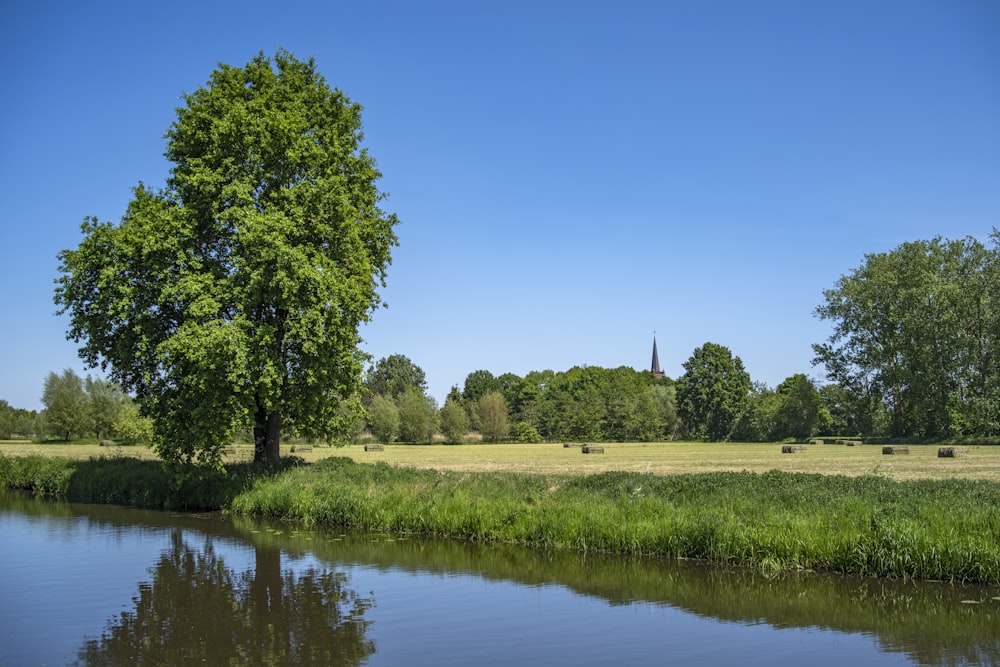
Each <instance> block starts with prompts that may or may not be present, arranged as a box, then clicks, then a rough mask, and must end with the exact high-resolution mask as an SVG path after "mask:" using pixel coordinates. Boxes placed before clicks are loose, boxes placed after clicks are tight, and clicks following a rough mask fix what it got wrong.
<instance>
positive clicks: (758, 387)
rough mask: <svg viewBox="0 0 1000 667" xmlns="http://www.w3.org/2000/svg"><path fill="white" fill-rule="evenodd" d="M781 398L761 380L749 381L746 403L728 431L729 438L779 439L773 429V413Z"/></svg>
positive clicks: (743, 439)
mask: <svg viewBox="0 0 1000 667" xmlns="http://www.w3.org/2000/svg"><path fill="white" fill-rule="evenodd" d="M780 404H781V399H780V398H779V396H778V395H777V393H775V391H774V389H771V388H770V387H768V386H767V385H766V384H764V383H763V382H751V383H750V393H749V394H748V395H747V402H746V405H745V406H744V407H743V411H742V412H741V413H740V415H739V417H737V419H736V424H735V425H734V426H733V429H732V431H730V433H729V439H730V440H735V441H738V442H765V441H773V440H776V439H777V440H780V439H782V438H784V437H785V436H784V435H780V436H779V435H778V434H777V430H776V429H775V415H776V414H777V412H778V406H779V405H780Z"/></svg>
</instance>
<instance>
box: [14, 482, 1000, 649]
mask: <svg viewBox="0 0 1000 667" xmlns="http://www.w3.org/2000/svg"><path fill="white" fill-rule="evenodd" d="M64 664H80V665H134V664H145V665H189V664H208V665H228V664H268V665H407V666H411V665H412V666H416V667H419V666H421V665H470V664H475V665H524V664H543V665H547V666H558V665H574V666H581V665H611V664H620V665H694V666H698V665H724V664H725V665H728V664H738V665H802V664H806V665H809V666H810V667H819V666H822V665H858V666H860V665H911V664H916V665H991V664H1000V590H996V589H988V588H974V587H963V586H958V585H950V584H941V583H924V584H914V583H912V582H910V583H904V582H891V581H890V582H887V581H872V580H858V579H850V578H843V577H830V576H824V575H817V574H805V573H803V574H789V575H782V576H779V577H772V578H769V577H766V576H764V575H762V574H760V573H758V572H754V571H749V570H725V569H720V568H709V567H704V566H699V565H694V564H690V563H677V562H666V561H659V560H639V559H621V558H604V557H595V556H593V555H580V554H575V553H563V552H544V553H539V552H537V551H532V550H527V549H520V548H514V547H510V546H505V545H489V546H482V545H475V544H468V543H462V542H451V541H440V540H417V539H405V540H396V539H392V538H390V537H387V536H381V535H370V534H355V533H347V534H341V531H334V532H326V533H324V532H320V531H306V530H299V529H296V528H294V527H289V526H274V525H271V526H267V525H263V524H259V523H255V522H252V521H246V520H231V519H228V518H225V517H220V516H217V515H198V516H192V515H185V514H170V513H166V512H147V511H138V510H130V509H123V508H118V507H108V506H96V505H74V504H66V503H52V502H44V501H39V500H34V499H30V498H26V497H23V496H17V495H12V494H6V493H3V492H0V666H18V667H19V666H21V665H64Z"/></svg>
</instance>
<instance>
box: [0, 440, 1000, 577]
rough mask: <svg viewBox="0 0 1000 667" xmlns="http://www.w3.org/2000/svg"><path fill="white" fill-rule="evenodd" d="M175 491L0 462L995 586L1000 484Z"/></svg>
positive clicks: (231, 496)
mask: <svg viewBox="0 0 1000 667" xmlns="http://www.w3.org/2000/svg"><path fill="white" fill-rule="evenodd" d="M295 463H296V462H295V461H287V462H285V463H283V464H282V467H280V468H275V469H270V470H262V469H260V468H256V467H254V466H252V465H250V464H239V465H233V466H231V467H230V468H229V472H228V474H227V475H224V476H222V475H218V474H215V473H210V472H207V471H199V472H197V473H192V474H190V475H188V476H187V477H182V478H179V479H177V480H175V479H174V478H172V477H170V476H169V475H167V473H166V472H164V471H163V469H162V467H161V466H159V465H158V464H156V463H155V462H151V461H139V460H135V459H128V458H123V457H117V458H110V459H92V460H90V461H72V460H67V459H53V458H45V457H24V458H21V457H17V458H15V457H3V456H0V483H2V484H3V485H5V486H7V487H8V488H26V489H31V490H33V491H35V492H36V493H46V494H50V495H56V496H60V497H65V498H67V499H70V500H78V501H88V502H112V503H118V504H128V505H135V506H140V507H169V508H176V509H188V510H193V509H212V508H218V509H223V510H225V511H228V512H231V513H234V514H242V515H248V516H260V517H270V518H276V519H281V520H284V521H291V522H297V523H301V524H305V525H344V526H353V527H357V528H362V529H366V530H372V531H380V532H388V533H398V534H423V535H436V536H441V537H449V538H456V539H468V540H477V541H497V542H509V543H517V544H525V545H530V546H534V547H540V548H551V549H576V550H582V551H599V552H607V553H617V554H627V555H651V556H661V557H672V558H691V559H700V560H705V561H709V562H715V563H726V564H733V565H741V566H750V567H756V568H759V569H762V570H764V571H778V570H782V569H815V570H825V571H831V572H843V573H848V574H855V575H861V576H868V577H897V578H914V579H932V580H953V581H965V582H977V583H984V584H990V585H1000V483H998V482H994V481H984V480H961V479H952V480H907V481H896V480H891V479H886V478H885V477H882V476H878V475H866V476H858V477H849V476H843V475H819V474H804V473H788V472H779V471H773V472H767V473H752V472H717V473H702V474H680V475H668V476H661V475H652V474H646V473H638V472H604V473H597V474H593V475H556V474H551V475H543V474H519V473H505V472H463V471H443V470H441V471H438V470H421V469H416V468H407V467H394V466H390V465H388V464H386V463H383V462H380V463H372V464H368V463H357V462H355V461H352V460H350V459H347V458H341V457H328V458H325V459H323V460H321V461H319V462H317V463H315V464H311V465H296V464H295Z"/></svg>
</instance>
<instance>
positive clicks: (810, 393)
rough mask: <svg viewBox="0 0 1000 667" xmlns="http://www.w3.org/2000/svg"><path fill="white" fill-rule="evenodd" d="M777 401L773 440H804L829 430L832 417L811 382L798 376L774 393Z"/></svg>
mask: <svg viewBox="0 0 1000 667" xmlns="http://www.w3.org/2000/svg"><path fill="white" fill-rule="evenodd" d="M775 394H776V395H777V398H778V406H777V410H776V411H775V414H774V433H773V437H772V438H771V439H772V440H781V439H784V438H796V439H798V440H803V439H805V438H809V437H811V436H813V435H816V434H818V433H820V432H823V431H825V430H826V429H828V428H829V427H830V424H831V419H830V413H829V411H828V410H827V409H826V406H825V405H824V404H823V397H822V396H820V394H819V392H818V391H817V390H816V386H815V385H814V384H813V382H812V380H810V379H809V378H808V377H806V376H805V375H803V374H802V373H798V374H796V375H793V376H791V377H789V378H787V379H786V380H785V381H784V382H782V383H781V384H780V385H778V387H777V389H776V390H775Z"/></svg>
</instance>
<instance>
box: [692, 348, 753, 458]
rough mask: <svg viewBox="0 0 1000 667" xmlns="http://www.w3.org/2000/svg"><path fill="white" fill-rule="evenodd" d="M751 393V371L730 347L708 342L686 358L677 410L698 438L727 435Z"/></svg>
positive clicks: (719, 438)
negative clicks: (735, 355)
mask: <svg viewBox="0 0 1000 667" xmlns="http://www.w3.org/2000/svg"><path fill="white" fill-rule="evenodd" d="M749 394H750V375H749V374H748V373H747V372H746V370H744V368H743V361H742V360H741V359H740V358H739V357H734V356H733V354H732V352H730V350H729V348H727V347H725V346H722V345H717V344H715V343H705V344H704V345H703V346H702V347H699V348H695V351H694V353H693V354H692V355H691V358H690V359H688V360H687V361H686V362H684V375H683V376H681V378H680V379H679V380H678V381H677V413H678V415H679V416H680V418H681V420H682V421H683V422H684V425H685V427H686V428H687V430H688V432H689V433H690V434H691V435H692V436H694V437H698V438H707V439H709V440H724V439H726V438H727V437H728V436H729V434H730V432H731V431H732V430H733V427H734V426H735V425H736V422H737V419H738V418H739V417H740V415H741V414H742V413H743V411H744V409H745V408H746V405H747V399H748V397H749Z"/></svg>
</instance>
